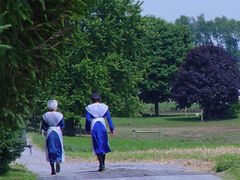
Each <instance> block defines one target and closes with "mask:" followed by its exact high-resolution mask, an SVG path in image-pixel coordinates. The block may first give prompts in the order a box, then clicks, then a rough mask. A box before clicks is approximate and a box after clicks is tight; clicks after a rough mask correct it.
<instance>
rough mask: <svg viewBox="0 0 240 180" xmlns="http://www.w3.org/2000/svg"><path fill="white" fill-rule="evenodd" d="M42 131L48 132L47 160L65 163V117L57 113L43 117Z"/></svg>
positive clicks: (46, 114)
mask: <svg viewBox="0 0 240 180" xmlns="http://www.w3.org/2000/svg"><path fill="white" fill-rule="evenodd" d="M43 119H44V120H43V121H42V129H43V130H45V131H47V136H46V159H47V161H49V162H51V163H55V162H63V161H64V150H63V140H62V132H61V129H63V128H64V126H65V123H64V119H63V116H61V114H58V112H56V113H50V112H48V113H45V114H44V115H43Z"/></svg>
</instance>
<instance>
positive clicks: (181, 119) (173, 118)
mask: <svg viewBox="0 0 240 180" xmlns="http://www.w3.org/2000/svg"><path fill="white" fill-rule="evenodd" d="M162 117H163V116H162ZM165 117H166V118H165V120H166V121H178V122H201V118H200V117H199V116H196V117H194V116H191V117H187V116H171V117H170V116H168V117H167V116H165ZM232 120H239V118H224V119H204V120H203V122H221V121H232Z"/></svg>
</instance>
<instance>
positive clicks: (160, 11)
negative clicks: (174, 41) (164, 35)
mask: <svg viewBox="0 0 240 180" xmlns="http://www.w3.org/2000/svg"><path fill="white" fill-rule="evenodd" d="M141 7H142V9H143V11H142V15H143V16H145V15H154V16H156V17H160V18H162V19H164V20H166V21H168V22H174V20H175V19H177V18H179V17H180V16H181V15H186V16H193V17H197V16H199V15H200V14H202V13H203V14H204V17H205V19H206V20H210V19H214V18H215V17H222V16H226V17H227V18H233V19H236V20H240V0H144V2H143V5H142V6H141Z"/></svg>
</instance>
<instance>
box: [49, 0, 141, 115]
mask: <svg viewBox="0 0 240 180" xmlns="http://www.w3.org/2000/svg"><path fill="white" fill-rule="evenodd" d="M140 5H141V3H140V2H134V1H133V0H124V1H120V0H109V1H105V0H99V1H96V3H95V5H94V8H92V9H91V10H90V11H88V12H86V14H85V16H84V17H82V18H80V19H79V20H78V21H75V22H74V23H75V24H77V26H78V28H79V32H78V33H76V34H75V35H73V36H72V38H73V39H75V40H76V42H77V45H76V46H74V47H70V48H69V50H68V55H67V57H68V58H69V61H68V63H66V64H65V65H64V66H63V68H62V71H60V72H59V74H58V76H57V79H55V80H54V81H55V82H53V88H52V93H51V94H53V95H55V98H56V99H58V100H59V101H60V103H62V106H61V108H62V110H63V111H64V113H65V114H68V116H69V118H70V117H72V118H75V119H79V116H76V115H79V114H80V115H82V116H83V115H84V114H85V106H86V105H87V104H88V103H90V99H89V97H90V94H91V93H93V92H98V93H100V94H101V95H102V99H103V101H104V102H106V103H107V104H108V105H109V107H110V108H111V112H112V114H113V115H115V116H136V115H137V113H138V104H139V103H138V82H139V80H140V78H141V76H142V71H143V66H142V62H141V60H142V59H141V58H139V52H140V51H141V48H142V41H141V38H140V37H141V36H142V35H143V30H142V27H141V26H140V23H141V20H142V18H141V15H140V12H141V8H140Z"/></svg>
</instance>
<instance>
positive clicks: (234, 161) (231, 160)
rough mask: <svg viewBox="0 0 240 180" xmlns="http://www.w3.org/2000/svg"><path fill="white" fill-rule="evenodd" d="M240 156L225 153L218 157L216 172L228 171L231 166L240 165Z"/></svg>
mask: <svg viewBox="0 0 240 180" xmlns="http://www.w3.org/2000/svg"><path fill="white" fill-rule="evenodd" d="M239 163H240V158H239V156H237V155H231V154H225V155H222V156H219V157H217V158H216V166H215V170H216V172H222V171H226V170H228V169H230V168H236V167H239Z"/></svg>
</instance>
